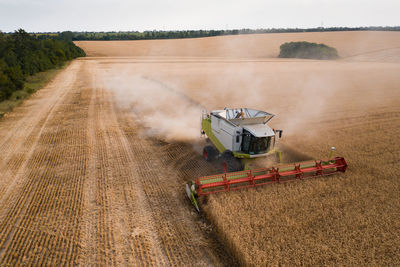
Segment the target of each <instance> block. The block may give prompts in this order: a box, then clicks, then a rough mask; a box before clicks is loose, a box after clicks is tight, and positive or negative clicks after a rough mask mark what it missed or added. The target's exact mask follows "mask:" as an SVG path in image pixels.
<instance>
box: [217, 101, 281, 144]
mask: <svg viewBox="0 0 400 267" xmlns="http://www.w3.org/2000/svg"><path fill="white" fill-rule="evenodd" d="M241 112H243V113H244V116H243V117H242V116H238V114H240V113H241ZM211 113H212V114H213V115H217V116H219V117H222V118H224V119H226V120H228V121H229V122H231V123H232V124H234V125H236V126H241V127H243V129H245V130H247V131H249V132H250V133H251V134H252V135H254V136H256V137H266V136H274V135H275V133H274V131H273V130H272V129H271V128H270V127H269V126H268V125H266V123H267V122H268V121H270V120H271V119H272V118H273V117H274V116H275V115H274V114H271V113H268V112H265V111H262V110H257V109H249V108H232V109H230V108H225V109H224V110H214V111H212V112H211Z"/></svg>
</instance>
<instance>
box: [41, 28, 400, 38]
mask: <svg viewBox="0 0 400 267" xmlns="http://www.w3.org/2000/svg"><path fill="white" fill-rule="evenodd" d="M324 31H400V27H355V28H349V27H331V28H324V27H318V28H308V29H302V28H285V29H283V28H282V29H256V30H253V29H240V30H187V31H144V32H139V31H120V32H61V33H36V34H34V36H36V37H37V38H39V39H41V38H59V37H60V36H62V38H69V39H70V40H73V41H84V40H89V41H90V40H105V41H107V40H151V39H178V38H199V37H212V36H221V35H237V34H260V33H286V32H324Z"/></svg>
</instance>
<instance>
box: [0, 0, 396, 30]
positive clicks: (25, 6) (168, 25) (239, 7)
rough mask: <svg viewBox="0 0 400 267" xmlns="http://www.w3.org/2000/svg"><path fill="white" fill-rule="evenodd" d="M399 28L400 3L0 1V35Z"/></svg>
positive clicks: (302, 0) (339, 0)
mask: <svg viewBox="0 0 400 267" xmlns="http://www.w3.org/2000/svg"><path fill="white" fill-rule="evenodd" d="M321 25H323V26H324V27H333V26H348V27H356V26H399V25H400V0H273V1H270V0H245V1H242V0H240V1H235V0H202V1H200V0H197V1H193V0H147V1H138V0H0V30H1V31H3V32H10V31H14V30H16V29H18V28H23V29H25V30H26V31H29V32H47V31H65V30H71V31H131V30H138V31H144V30H186V29H241V28H251V29H257V28H288V27H291V28H292V27H299V28H311V27H319V26H321Z"/></svg>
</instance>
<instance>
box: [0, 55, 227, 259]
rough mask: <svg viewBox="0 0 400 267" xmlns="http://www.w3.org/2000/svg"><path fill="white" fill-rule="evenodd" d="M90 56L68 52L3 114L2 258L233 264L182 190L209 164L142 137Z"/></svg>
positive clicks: (186, 148) (178, 147)
mask: <svg viewBox="0 0 400 267" xmlns="http://www.w3.org/2000/svg"><path fill="white" fill-rule="evenodd" d="M97 64H98V63H97V62H95V61H85V60H76V61H74V62H73V63H71V64H70V66H68V67H67V68H66V69H65V70H63V71H62V72H61V73H60V74H59V75H57V76H56V77H55V79H54V80H53V81H52V82H51V83H49V84H48V85H47V86H46V87H45V88H43V89H42V90H40V91H38V92H37V93H36V94H35V95H34V96H32V97H31V98H30V99H29V100H27V101H26V102H25V103H24V104H23V105H21V106H20V107H18V108H16V109H15V111H14V112H12V113H10V114H9V115H8V116H6V117H5V118H3V119H2V120H1V121H0V137H1V138H0V148H1V149H2V157H1V158H0V185H1V187H0V199H1V200H2V201H1V202H0V218H1V220H0V265H2V266H4V265H5V266H8V265H13V266H14V265H82V266H93V265H101V266H119V265H128V266H181V265H186V266H187V265H196V266H210V265H216V266H223V265H232V264H233V262H232V261H233V260H232V257H231V255H229V254H228V253H227V252H226V250H225V249H224V248H223V246H222V245H221V244H220V243H219V242H218V240H217V239H216V238H215V237H214V233H213V231H212V229H211V228H212V227H211V225H210V224H209V223H208V222H207V221H206V220H205V219H203V218H202V217H201V216H198V214H197V213H195V212H194V210H193V208H192V207H191V206H190V204H189V203H188V201H187V199H186V196H185V191H184V182H185V181H187V180H188V179H189V178H192V175H198V174H199V173H201V171H199V169H200V168H203V167H205V169H207V168H208V169H209V170H210V171H212V167H210V166H208V167H207V166H203V165H202V164H203V163H200V162H201V161H200V162H199V161H198V156H196V155H192V156H190V155H189V154H194V153H193V150H192V149H190V147H189V146H188V145H185V144H167V143H162V142H161V141H158V140H153V139H151V138H146V137H143V136H142V135H141V133H140V130H139V129H138V128H139V127H140V124H138V123H137V122H136V121H135V120H134V119H133V118H132V117H131V115H130V114H129V113H127V112H125V111H124V110H122V109H120V108H119V107H117V106H116V105H115V104H114V102H113V96H112V94H111V92H109V91H107V90H105V87H104V85H103V84H102V83H100V81H99V80H97V79H96V67H97ZM182 153H186V154H187V156H188V157H187V158H188V159H187V160H186V162H188V165H187V168H184V167H183V166H181V165H179V164H178V162H177V161H176V159H177V158H178V157H177V156H178V154H180V155H182ZM181 159H182V158H181ZM199 164H200V165H199ZM210 168H211V169H210Z"/></svg>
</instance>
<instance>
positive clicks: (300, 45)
mask: <svg viewBox="0 0 400 267" xmlns="http://www.w3.org/2000/svg"><path fill="white" fill-rule="evenodd" d="M279 57H281V58H311V59H336V58H338V57H339V55H338V52H337V50H336V49H335V48H333V47H330V46H327V45H325V44H317V43H310V42H290V43H284V44H282V45H281V46H280V53H279Z"/></svg>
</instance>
